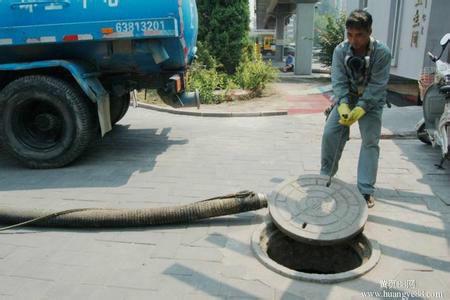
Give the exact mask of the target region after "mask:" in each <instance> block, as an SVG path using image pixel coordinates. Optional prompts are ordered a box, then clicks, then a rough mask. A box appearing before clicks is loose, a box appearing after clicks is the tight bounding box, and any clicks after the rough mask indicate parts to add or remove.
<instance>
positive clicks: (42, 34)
mask: <svg viewBox="0 0 450 300" xmlns="http://www.w3.org/2000/svg"><path fill="white" fill-rule="evenodd" d="M197 26H198V25H197V9H196V5H195V0H164V1H155V0H153V1H146V0H133V1H126V0H104V1H94V0H6V1H0V49H1V51H2V55H1V57H0V63H2V64H5V63H12V62H29V61H36V60H47V59H52V60H53V59H80V60H83V61H87V62H89V63H92V64H94V65H95V66H96V67H97V68H98V70H99V71H103V70H105V71H112V72H123V71H132V72H143V73H148V72H159V71H161V70H166V69H169V70H173V69H183V68H185V67H186V66H187V64H188V63H190V62H191V60H192V59H193V57H194V55H195V43H196V38H197ZM158 50H159V51H158ZM158 54H159V57H158ZM166 54H167V55H166Z"/></svg>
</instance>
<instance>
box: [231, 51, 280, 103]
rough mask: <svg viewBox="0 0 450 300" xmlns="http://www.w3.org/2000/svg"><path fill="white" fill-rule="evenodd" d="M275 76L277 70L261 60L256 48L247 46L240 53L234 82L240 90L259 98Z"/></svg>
mask: <svg viewBox="0 0 450 300" xmlns="http://www.w3.org/2000/svg"><path fill="white" fill-rule="evenodd" d="M277 74H278V70H277V69H275V68H274V67H272V65H271V63H270V62H265V61H264V60H263V59H262V56H261V54H260V53H258V51H257V49H256V47H255V46H254V45H248V46H247V47H246V48H245V49H244V51H243V53H242V56H241V62H240V64H239V66H238V68H237V70H236V75H235V81H236V83H237V84H238V85H239V86H240V87H241V88H242V89H246V90H250V91H251V95H252V96H260V95H261V93H262V91H263V90H264V88H265V87H266V85H267V83H269V82H273V81H274V80H275V79H276V77H277Z"/></svg>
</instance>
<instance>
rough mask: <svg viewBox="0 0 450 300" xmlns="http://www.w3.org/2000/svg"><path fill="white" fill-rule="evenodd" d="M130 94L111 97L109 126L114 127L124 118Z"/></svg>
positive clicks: (128, 105)
mask: <svg viewBox="0 0 450 300" xmlns="http://www.w3.org/2000/svg"><path fill="white" fill-rule="evenodd" d="M130 99H131V98H130V93H126V94H123V95H122V96H121V97H119V96H115V95H111V99H110V101H109V102H110V105H109V107H110V110H111V124H112V125H114V124H116V123H117V122H119V121H120V120H122V118H123V117H124V116H125V114H126V113H127V111H128V108H129V107H130Z"/></svg>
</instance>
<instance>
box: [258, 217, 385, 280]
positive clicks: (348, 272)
mask: <svg viewBox="0 0 450 300" xmlns="http://www.w3.org/2000/svg"><path fill="white" fill-rule="evenodd" d="M252 248H253V251H254V252H255V254H256V256H257V258H258V259H259V260H260V261H261V262H262V263H263V264H264V265H265V266H266V267H268V268H269V269H271V270H273V271H275V272H277V273H279V274H281V275H284V276H287V277H290V278H293V279H299V280H305V281H312V282H320V283H333V282H340V281H345V280H350V279H353V278H356V277H359V276H362V275H364V274H366V273H367V272H369V271H370V270H372V269H373V268H374V267H375V266H376V264H377V263H378V261H379V259H380V249H379V246H378V243H377V242H375V241H372V240H369V239H367V238H366V237H365V236H364V235H363V234H359V235H357V236H355V237H353V238H352V239H349V240H347V241H343V242H341V243H339V244H336V245H327V246H323V245H311V244H307V243H304V242H300V241H297V240H294V239H292V238H291V237H289V236H287V235H285V234H284V233H283V232H281V231H280V230H278V228H277V227H276V226H275V225H274V224H273V223H265V224H263V225H261V226H260V227H259V228H258V229H257V230H256V231H255V233H254V234H253V237H252Z"/></svg>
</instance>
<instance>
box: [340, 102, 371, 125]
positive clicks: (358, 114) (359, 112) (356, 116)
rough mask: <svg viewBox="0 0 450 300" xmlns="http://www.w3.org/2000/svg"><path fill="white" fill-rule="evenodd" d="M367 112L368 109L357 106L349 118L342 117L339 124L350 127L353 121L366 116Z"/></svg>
mask: <svg viewBox="0 0 450 300" xmlns="http://www.w3.org/2000/svg"><path fill="white" fill-rule="evenodd" d="M365 114H366V111H365V110H364V109H363V108H362V107H360V106H356V107H355V108H354V109H352V111H351V112H350V114H349V115H348V118H347V119H345V120H342V118H341V119H340V120H339V124H341V125H344V126H348V127H350V126H352V125H353V123H355V122H356V121H358V120H359V119H361V118H362V117H364V115H365Z"/></svg>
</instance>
